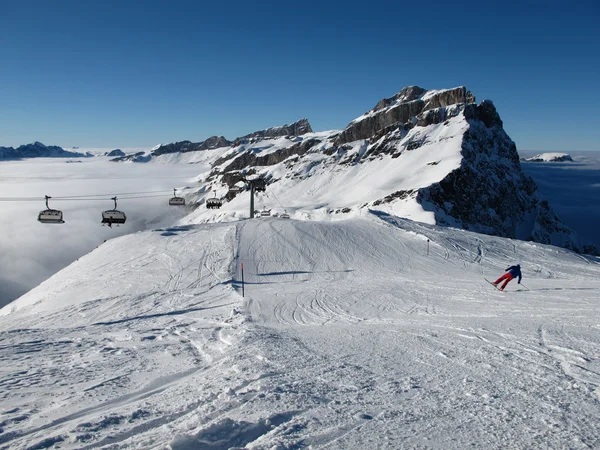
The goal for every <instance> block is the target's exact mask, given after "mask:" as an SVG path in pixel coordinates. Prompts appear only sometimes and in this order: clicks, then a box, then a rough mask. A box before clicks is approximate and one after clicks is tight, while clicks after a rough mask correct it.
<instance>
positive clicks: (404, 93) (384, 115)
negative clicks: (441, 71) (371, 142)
mask: <svg viewBox="0 0 600 450" xmlns="http://www.w3.org/2000/svg"><path fill="white" fill-rule="evenodd" d="M473 102H475V97H474V96H473V94H471V92H469V91H467V90H466V88H465V87H464V86H460V87H457V88H454V89H446V90H441V91H427V90H425V89H423V88H421V87H419V86H408V87H405V88H404V89H402V90H401V91H400V92H399V93H398V94H396V95H394V96H393V97H390V98H384V99H382V100H380V101H379V102H378V103H377V105H375V107H374V108H373V109H372V110H370V111H368V112H366V113H365V114H363V115H362V116H361V117H359V118H358V119H355V120H353V121H352V122H350V123H349V124H348V126H347V127H346V128H345V129H344V131H342V132H341V133H340V134H339V135H338V137H337V139H336V141H335V144H336V145H343V144H345V143H348V142H353V141H357V140H359V139H369V138H371V137H372V136H374V135H375V134H377V133H379V132H380V131H381V130H383V129H385V128H387V127H390V126H393V125H395V126H407V125H408V124H410V125H413V124H414V123H416V122H417V120H420V123H419V125H421V126H425V125H428V124H431V123H438V122H435V121H433V120H436V116H435V115H427V116H423V113H424V112H426V111H429V110H433V109H436V108H442V107H446V106H449V105H459V104H468V103H473ZM420 115H421V117H419V116H420ZM428 119H429V120H431V121H429V120H428ZM437 120H438V121H439V120H440V119H439V115H438V116H437ZM442 120H444V119H442Z"/></svg>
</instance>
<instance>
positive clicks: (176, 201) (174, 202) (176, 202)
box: [169, 189, 185, 206]
mask: <svg viewBox="0 0 600 450" xmlns="http://www.w3.org/2000/svg"><path fill="white" fill-rule="evenodd" d="M176 191H177V189H173V197H172V198H170V199H169V205H171V206H185V199H184V198H183V197H177V194H176Z"/></svg>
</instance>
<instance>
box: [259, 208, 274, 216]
mask: <svg viewBox="0 0 600 450" xmlns="http://www.w3.org/2000/svg"><path fill="white" fill-rule="evenodd" d="M270 215H271V210H270V209H263V210H262V211H261V212H260V216H261V217H266V216H270Z"/></svg>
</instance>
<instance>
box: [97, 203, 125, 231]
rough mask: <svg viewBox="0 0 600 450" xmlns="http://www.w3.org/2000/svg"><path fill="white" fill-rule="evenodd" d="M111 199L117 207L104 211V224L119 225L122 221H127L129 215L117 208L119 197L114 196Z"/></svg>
mask: <svg viewBox="0 0 600 450" xmlns="http://www.w3.org/2000/svg"><path fill="white" fill-rule="evenodd" d="M111 200H113V201H114V202H115V208H114V209H109V210H108V211H104V212H103V213H102V222H101V223H102V225H108V226H109V227H111V228H112V226H113V225H117V226H119V225H120V224H122V223H125V220H127V217H126V216H125V213H124V212H123V211H118V210H117V197H113V198H112V199H111Z"/></svg>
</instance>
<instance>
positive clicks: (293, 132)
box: [233, 119, 313, 146]
mask: <svg viewBox="0 0 600 450" xmlns="http://www.w3.org/2000/svg"><path fill="white" fill-rule="evenodd" d="M312 131H313V130H312V127H311V126H310V123H309V122H308V119H300V120H298V121H296V122H294V123H292V124H286V125H282V126H280V127H271V128H267V129H266V130H260V131H255V132H253V133H250V134H247V135H245V136H242V137H239V138H237V139H236V140H235V141H234V142H233V145H234V146H237V145H240V144H244V143H248V142H252V141H255V140H258V139H271V138H276V137H281V136H302V135H303V134H306V133H312Z"/></svg>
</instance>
